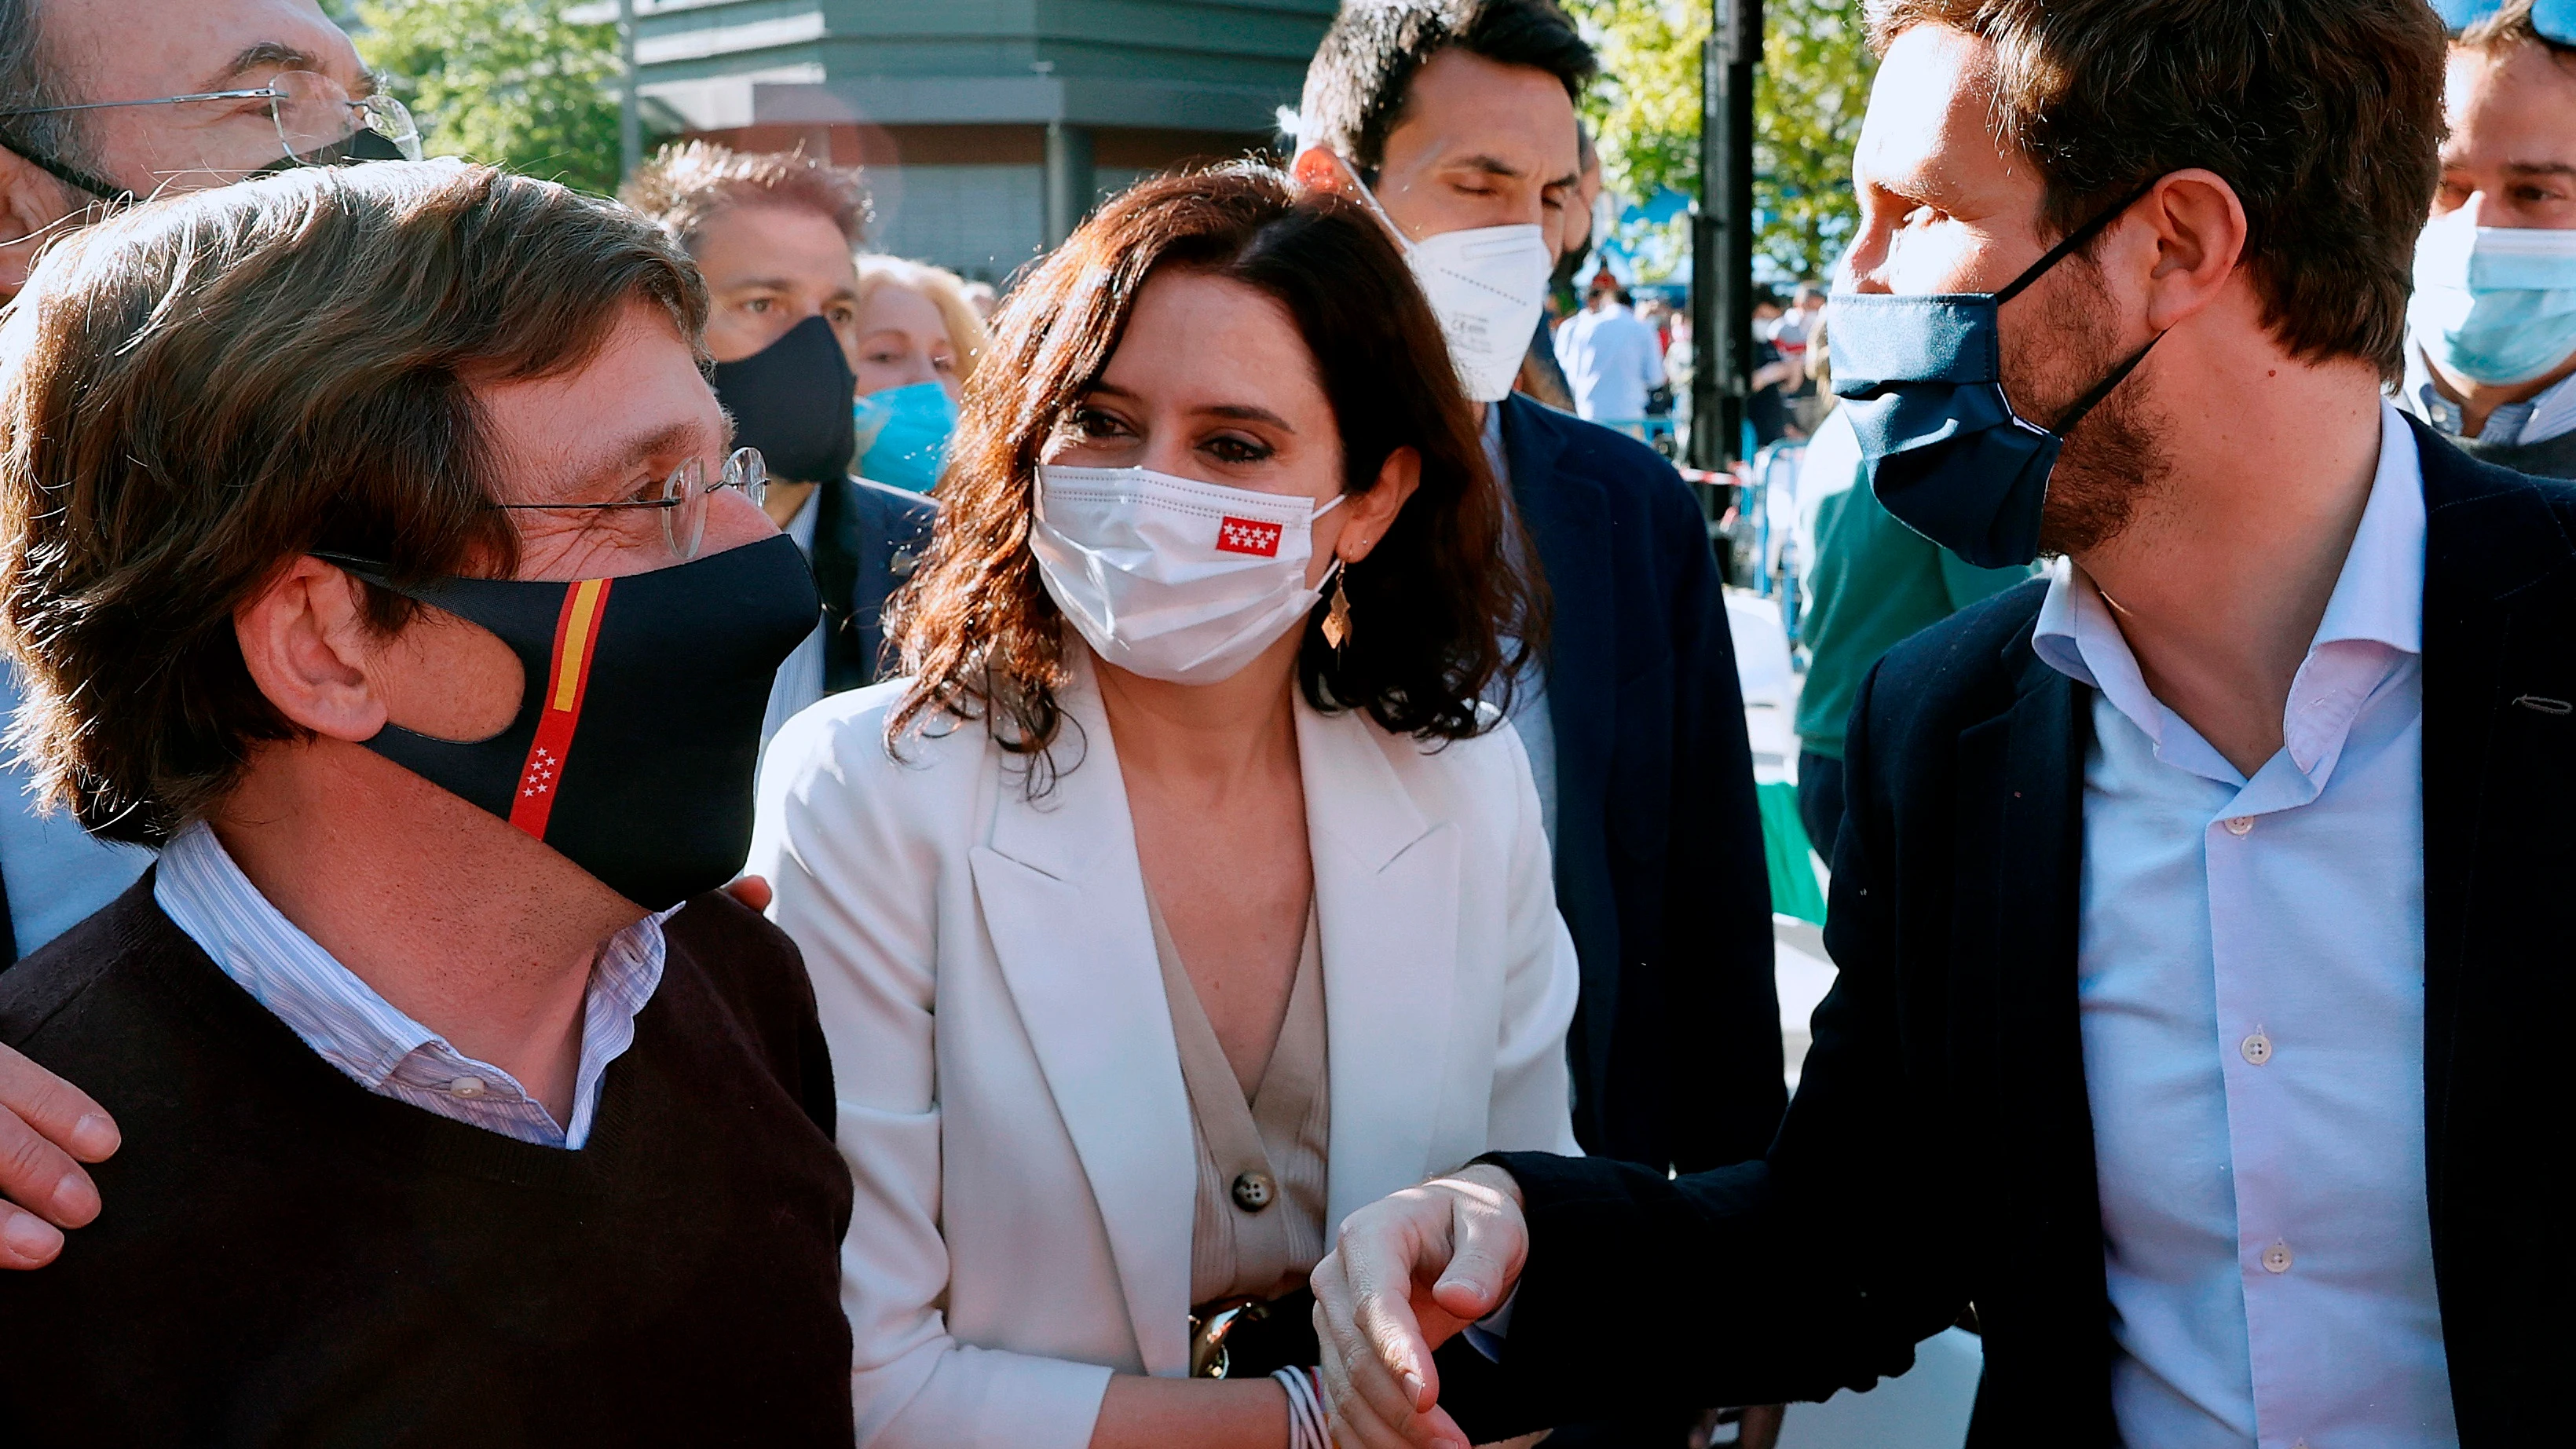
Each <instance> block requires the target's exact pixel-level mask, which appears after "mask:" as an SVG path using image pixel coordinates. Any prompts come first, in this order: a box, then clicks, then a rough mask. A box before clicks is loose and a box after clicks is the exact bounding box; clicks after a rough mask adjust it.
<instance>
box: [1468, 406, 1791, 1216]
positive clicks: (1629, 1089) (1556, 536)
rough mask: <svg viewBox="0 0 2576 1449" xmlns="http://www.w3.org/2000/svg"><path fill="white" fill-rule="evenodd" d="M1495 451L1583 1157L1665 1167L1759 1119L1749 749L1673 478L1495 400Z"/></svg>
mask: <svg viewBox="0 0 2576 1449" xmlns="http://www.w3.org/2000/svg"><path fill="white" fill-rule="evenodd" d="M1500 406H1501V408H1502V409H1503V449H1504V454H1505V457H1506V459H1507V461H1508V462H1509V464H1510V467H1511V475H1512V476H1511V484H1512V493H1513V496H1514V499H1515V500H1516V502H1517V503H1518V505H1519V508H1520V513H1521V518H1522V520H1523V522H1524V523H1525V524H1526V525H1527V527H1528V530H1529V533H1530V536H1531V538H1532V539H1533V540H1534V541H1535V543H1536V544H1537V547H1538V556H1539V563H1540V567H1541V570H1542V572H1544V573H1545V575H1546V578H1547V586H1548V589H1549V590H1550V592H1551V593H1552V594H1553V596H1554V619H1553V622H1552V624H1551V632H1550V649H1549V653H1548V658H1547V699H1548V722H1549V724H1550V725H1551V726H1552V727H1553V728H1554V731H1555V735H1556V796H1557V800H1556V821H1557V824H1556V894H1557V905H1558V907H1559V909H1560V910H1562V911H1563V912H1564V914H1565V920H1566V924H1567V925H1568V926H1569V927H1570V928H1572V931H1573V934H1574V947H1575V952H1576V954H1577V956H1579V957H1580V958H1581V962H1582V972H1583V992H1582V1003H1581V1006H1580V1007H1579V1008H1578V1010H1577V1012H1576V1015H1575V1019H1574V1029H1573V1032H1572V1034H1571V1038H1570V1041H1569V1044H1568V1052H1569V1055H1570V1056H1571V1059H1572V1065H1573V1069H1574V1081H1575V1115H1574V1122H1575V1135H1576V1137H1577V1138H1578V1139H1579V1140H1580V1141H1581V1142H1582V1143H1583V1147H1584V1150H1585V1151H1587V1152H1596V1153H1606V1154H1608V1155H1610V1156H1613V1157H1618V1158H1622V1159H1624V1160H1627V1161H1630V1162H1640V1163H1645V1164H1648V1165H1650V1166H1653V1167H1656V1168H1659V1169H1660V1168H1663V1167H1668V1166H1678V1167H1680V1168H1682V1169H1683V1170H1685V1171H1690V1170H1694V1169H1698V1168H1703V1167H1714V1166H1716V1165H1718V1164H1720V1163H1725V1162H1737V1161H1741V1160H1743V1159H1744V1158H1746V1157H1750V1156H1752V1155H1754V1154H1756V1153H1759V1152H1760V1151H1762V1149H1763V1148H1764V1147H1766V1146H1768V1145H1769V1143H1770V1141H1771V1134H1772V1133H1773V1131H1775V1130H1776V1129H1777V1128H1778V1126H1779V1123H1780V1110H1781V1107H1782V1105H1783V1103H1784V1101H1785V1100H1786V1098H1787V1095H1788V1094H1787V1092H1786V1090H1785V1089H1784V1088H1783V1087H1782V1085H1781V1067H1780V1004H1779V996H1778V993H1777V990H1776V989H1775V987H1774V984H1773V975H1772V946H1771V883H1770V874H1769V869H1768V867H1767V865H1766V864H1765V858H1764V855H1763V850H1762V822H1761V817H1760V815H1759V814H1758V813H1757V811H1756V810H1755V807H1754V803H1753V756H1752V751H1751V749H1750V748H1749V747H1748V746H1747V744H1746V743H1745V735H1744V699H1743V693H1742V690H1741V688H1740V687H1739V686H1738V684H1737V682H1736V677H1735V644H1734V641H1733V639H1732V637H1731V636H1730V635H1729V634H1728V633H1727V627H1726V605H1725V601H1724V599H1723V597H1722V596H1721V594H1720V593H1719V589H1718V580H1717V561H1716V557H1715V555H1714V554H1712V553H1711V551H1710V549H1709V542H1708V528H1707V525H1706V523H1705V522H1704V521H1703V520H1702V518H1701V516H1700V511H1699V504H1698V501H1697V500H1696V499H1694V498H1693V497H1691V494H1690V488H1689V485H1687V484H1685V483H1683V482H1682V480H1681V478H1680V477H1679V476H1678V475H1676V474H1675V473H1674V472H1673V469H1672V465H1671V464H1669V463H1666V462H1665V461H1664V460H1663V459H1662V458H1661V457H1659V456H1657V455H1656V454H1655V452H1654V450H1653V449H1651V448H1648V447H1647V446H1646V445H1645V444H1643V443H1640V442H1638V441H1636V440H1635V439H1633V438H1630V437H1628V436H1626V435H1625V434H1622V433H1615V432H1612V431H1611V430H1609V429H1608V428H1603V427H1599V426H1596V425H1594V424H1592V423H1587V422H1584V421H1582V420H1580V419H1578V418H1572V417H1568V416H1566V415H1565V414H1563V413H1559V412H1551V411H1549V410H1548V409H1546V408H1543V407H1541V406H1539V405H1538V404H1536V403H1533V402H1531V401H1529V400H1528V399H1527V398H1522V397H1513V398H1510V399H1507V400H1506V401H1504V402H1503V403H1501V404H1500Z"/></svg>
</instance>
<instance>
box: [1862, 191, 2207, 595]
mask: <svg viewBox="0 0 2576 1449" xmlns="http://www.w3.org/2000/svg"><path fill="white" fill-rule="evenodd" d="M2144 194H2145V193H2143V192H2141V193H2139V195H2141V196H2142V195H2144ZM2137 199H2138V198H2137V197H2135V196H2133V197H2131V198H2129V200H2128V201H2125V202H2122V203H2121V204H2120V205H2118V206H2115V207H2112V208H2111V209H2110V210H2108V211H2106V212H2104V213H2102V214H2101V215H2100V216H2097V217H2095V218H2094V219H2093V220H2091V221H2089V222H2087V223H2085V224H2084V225H2083V226H2080V227H2078V228H2076V229H2075V230H2074V231H2073V232H2071V233H2069V234H2068V235H2067V238H2066V240H2064V241H2062V242H2059V243H2058V244H2057V245H2056V246H2055V247H2053V248H2051V249H2050V250H2049V253H2048V255H2046V256H2044V257H2041V258H2040V259H2039V260H2038V261H2036V262H2033V263H2032V264H2031V266H2030V269H2029V270H2028V271H2025V272H2023V273H2022V274H2021V275H2020V276H2019V277H2017V278H2015V279H2014V280H2013V283H2012V285H2010V286H2008V287H2006V288H2004V289H2003V290H2002V291H2000V292H1992V293H1984V292H1978V293H1950V294H1946V295H1932V296H1921V297H1899V296H1891V295H1887V294H1884V293H1875V292H1837V293H1835V294H1834V297H1833V300H1832V302H1831V303H1830V304H1829V306H1828V308H1827V315H1826V320H1825V336H1826V339H1827V341H1828V343H1829V345H1830V346H1831V348H1832V351H1833V361H1834V393H1835V395H1836V396H1838V397H1841V398H1843V399H1844V400H1845V401H1844V404H1843V407H1844V410H1845V411H1846V412H1849V413H1850V414H1851V420H1852V432H1853V433H1854V434H1855V435H1856V436H1857V437H1858V438H1859V439H1860V451H1861V460H1862V463H1863V465H1864V466H1865V467H1866V468H1867V469H1868V472H1869V483H1870V488H1871V489H1872V491H1874V492H1875V493H1877V495H1878V501H1879V502H1880V503H1882V504H1885V505H1886V507H1887V511H1888V512H1889V513H1891V514H1893V515H1895V517H1896V520H1897V521H1898V522H1900V523H1902V524H1904V525H1905V526H1906V527H1908V528H1910V529H1913V530H1914V531H1915V532H1916V533H1919V534H1921V535H1923V536H1924V537H1925V538H1928V539H1930V540H1932V541H1933V542H1934V543H1937V544H1939V545H1941V546H1942V547H1944V548H1946V549H1949V550H1950V551H1951V552H1952V553H1955V554H1957V555H1958V556H1959V557H1961V558H1963V559H1965V560H1967V561H1968V562H1969V563H1972V564H1975V565H1977V566H1978V567H1980V568H2015V567H2019V566H2020V565H2023V564H2027V563H2029V562H2030V561H2031V560H2033V559H2035V558H2037V557H2039V529H2040V515H2041V511H2042V506H2043V505H2044V504H2045V503H2046V501H2047V498H2048V474H2049V470H2050V469H2052V468H2054V467H2055V466H2056V464H2057V453H2058V449H2059V448H2060V447H2061V446H2062V445H2063V444H2064V442H2065V440H2066V435H2067V433H2068V432H2070V431H2071V430H2073V428H2074V427H2075V425H2076V424H2077V423H2078V422H2080V421H2082V420H2083V417H2084V415H2085V414H2086V413H2089V412H2091V411H2092V410H2093V409H2094V408H2095V407H2097V406H2099V405H2100V403H2101V401H2102V399H2104V398H2106V397H2109V396H2110V395H2111V390H2112V389H2113V388H2116V387H2118V386H2119V385H2120V384H2121V383H2122V382H2123V381H2125V380H2126V379H2127V378H2128V376H2129V374H2130V373H2131V372H2132V371H2134V370H2135V369H2136V368H2137V365H2138V364H2139V363H2141V362H2144V361H2146V359H2147V353H2148V352H2149V351H2151V350H2153V348H2154V347H2155V345H2156V344H2155V343H2154V342H2152V341H2150V342H2149V343H2148V344H2147V345H2146V346H2145V347H2142V348H2140V349H2138V351H2137V353H2136V354H2135V355H2134V356H2132V357H2131V358H2130V359H2129V360H2128V361H2126V362H2123V363H2121V364H2120V365H2119V366H2118V367H2117V368H2115V369H2113V370H2112V372H2111V375H2110V376H2108V377H2106V378H2104V379H2102V381H2101V382H2100V383H2099V384H2098V385H2096V386H2095V387H2094V389H2093V390H2092V391H2091V392H2089V393H2086V394H2085V395H2084V396H2083V397H2082V398H2080V399H2078V400H2077V401H2076V403H2075V405H2074V406H2073V407H2071V408H2069V409H2067V411H2066V413H2065V415H2064V416H2062V417H2060V418H2058V419H2057V421H2056V422H2055V423H2053V424H2050V425H2049V426H2046V427H2043V426H2041V425H2040V424H2038V423H2034V422H2030V421H2028V420H2026V419H2024V418H2023V417H2022V416H2021V415H2020V414H2019V413H2016V412H2014V411H2013V405H2012V402H2011V400H2010V399H2008V398H2006V397H2005V396H2004V388H2003V338H2002V330H2001V327H2000V326H1999V324H1998V322H1997V313H1998V312H1999V311H2000V310H2001V309H2002V307H2003V305H2004V304H2005V303H2006V302H2009V301H2011V300H2012V299H2013V298H2015V297H2018V296H2020V295H2021V294H2022V292H2023V291H2024V290H2025V289H2027V288H2028V287H2029V286H2030V285H2031V284H2032V283H2033V282H2036V281H2038V280H2039V279H2040V278H2041V277H2042V276H2044V275H2046V274H2047V272H2048V270H2049V268H2051V267H2054V266H2056V265H2057V264H2058V263H2059V262H2061V261H2063V260H2065V258H2066V257H2067V255H2068V254H2069V253H2071V252H2073V251H2074V250H2075V249H2076V248H2077V247H2080V246H2082V245H2084V244H2085V243H2086V242H2088V241H2090V240H2092V239H2093V237H2095V236H2096V235H2098V234H2099V233H2100V232H2101V231H2102V229H2103V228H2105V227H2107V226H2109V225H2110V224H2111V223H2112V222H2113V221H2115V220H2117V219H2118V218H2119V217H2120V216H2121V215H2122V214H2123V213H2125V212H2126V211H2127V210H2128V209H2129V207H2130V205H2131V204H2133V203H2135V202H2136V200H2137ZM2158 335H2159V337H2161V335H2162V334H2158Z"/></svg>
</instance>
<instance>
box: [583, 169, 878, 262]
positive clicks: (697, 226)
mask: <svg viewBox="0 0 2576 1449" xmlns="http://www.w3.org/2000/svg"><path fill="white" fill-rule="evenodd" d="M617 195H618V198H619V199H620V200H622V201H624V202H625V203H626V204H627V205H628V206H631V207H634V208H635V209H636V210H637V211H640V212H642V213H644V214H645V215H646V216H649V217H651V218H653V219H654V220H655V221H658V222H660V223H661V224H662V229H663V230H665V231H667V232H669V233H670V234H671V235H672V236H673V237H674V238H676V239H677V240H678V241H679V243H680V246H681V248H682V249H683V250H685V251H687V252H688V254H689V255H691V256H696V255H697V254H698V243H699V241H700V239H701V238H702V237H703V236H704V234H705V232H706V229H707V224H708V223H709V222H711V221H713V220H715V219H716V218H717V217H719V216H722V215H723V214H724V213H726V212H727V211H730V210H732V209H733V208H735V207H738V206H785V207H792V208H795V209H798V210H802V211H810V212H813V213H814V214H815V215H817V216H820V217H822V218H823V219H824V220H826V221H828V222H830V223H831V224H832V225H833V226H834V227H836V228H838V229H839V230H840V233H841V239H842V240H843V241H846V242H848V243H849V244H850V245H851V246H854V247H855V246H858V245H859V244H861V243H862V242H865V241H866V240H867V239H868V220H869V215H870V211H869V205H868V188H867V182H866V180H865V178H864V177H862V176H861V175H860V173H859V169H858V168H857V167H855V166H835V165H833V164H832V163H830V162H828V161H821V160H817V159H815V158H814V157H811V156H808V155H806V154H805V153H804V152H803V151H802V150H796V151H736V150H734V149H733V148H732V147H730V146H719V145H717V144H716V143H715V142H713V141H684V142H681V143H679V144H677V145H671V146H665V147H663V148H662V149H661V150H659V151H656V152H654V153H653V156H652V158H651V159H650V160H647V161H646V162H645V163H644V164H643V165H641V166H638V167H636V168H635V174H634V175H633V176H631V177H629V178H627V182H626V185H625V186H623V187H622V188H620V189H619V191H618V193H617Z"/></svg>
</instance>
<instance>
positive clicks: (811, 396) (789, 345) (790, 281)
mask: <svg viewBox="0 0 2576 1449" xmlns="http://www.w3.org/2000/svg"><path fill="white" fill-rule="evenodd" d="M625 198H626V202H627V204H628V205H630V206H633V207H634V208H636V209H637V210H638V211H641V212H643V213H644V214H645V215H647V216H650V217H652V218H653V219H654V220H656V221H658V222H660V223H661V224H662V227H663V229H664V230H665V231H667V232H669V233H670V234H671V237H672V239H673V240H675V241H677V242H678V243H679V244H680V246H681V247H682V248H683V249H685V250H686V251H687V252H688V253H689V256H690V257H691V258H692V259H693V260H695V261H696V262H697V264H698V270H699V272H700V273H701V274H703V275H704V276H705V277H706V280H707V291H708V300H709V303H710V312H709V315H708V318H707V352H708V354H709V355H710V356H712V357H713V358H714V359H715V364H716V367H715V389H716V401H718V402H720V403H722V404H724V409H725V411H726V412H728V413H730V414H732V416H733V420H734V429H735V435H736V437H737V439H738V440H739V441H740V442H743V443H746V444H749V445H751V446H754V447H757V448H759V449H760V451H761V455H762V456H763V457H765V458H767V459H768V460H769V469H770V476H771V487H770V494H769V502H768V504H767V505H766V506H767V507H768V510H769V516H770V519H771V521H773V522H775V523H776V524H777V525H778V526H779V527H780V528H782V529H785V530H786V531H787V534H788V536H789V537H791V538H793V539H795V540H796V545H797V547H799V548H802V549H803V550H805V555H806V557H807V558H808V559H810V560H811V561H812V562H813V565H814V578H815V582H816V583H817V584H818V585H819V586H820V587H821V589H822V591H823V624H822V626H821V628H819V629H818V630H817V631H816V632H815V634H814V635H813V636H812V637H811V638H809V639H807V640H806V641H805V642H804V643H803V644H801V645H799V646H797V649H796V652H795V653H793V654H791V655H789V656H788V658H787V662H786V663H785V664H784V665H782V666H780V668H779V671H778V684H777V688H776V689H775V690H774V691H773V692H772V694H771V696H770V705H769V713H768V718H767V720H766V721H765V722H764V723H763V725H762V726H761V738H762V739H763V740H766V739H768V738H769V736H771V735H773V734H775V733H777V732H778V727H779V726H780V725H783V724H785V723H786V722H787V720H788V718H789V717H790V716H792V715H794V714H795V713H796V712H797V711H798V710H800V709H803V708H804V707H805V706H807V705H809V704H812V703H814V702H815V701H816V700H819V699H821V698H822V697H823V696H825V695H827V694H838V693H840V692H841V691H842V690H845V689H856V688H858V687H859V686H861V685H863V684H872V683H874V682H875V681H876V678H877V675H878V672H879V669H880V667H881V666H882V664H883V663H884V662H885V661H884V660H883V659H882V658H881V657H880V655H881V652H882V646H883V643H884V629H883V624H882V620H883V617H884V614H885V601H886V596H887V595H889V594H891V593H893V592H894V591H895V590H896V589H897V588H899V587H901V586H902V584H903V581H904V579H906V578H907V577H909V576H910V575H911V573H912V568H913V564H914V562H915V561H916V560H918V559H919V558H920V556H921V553H922V550H923V549H924V548H925V547H927V546H928V544H929V539H930V525H931V520H932V519H933V518H934V517H935V516H936V509H935V508H934V507H933V505H932V504H931V503H930V501H929V500H928V499H926V498H923V497H921V496H920V495H919V494H916V493H912V492H909V491H907V490H904V489H901V488H894V487H890V486H888V485H886V484H882V483H874V482H870V481H868V480H867V479H864V478H854V477H852V476H851V475H850V462H851V459H852V458H853V457H855V456H856V454H857V452H858V434H857V427H856V422H855V419H854V417H853V414H852V407H853V404H854V402H855V401H856V399H855V396H854V392H855V387H856V378H855V376H854V375H853V371H852V353H853V349H854V348H855V347H856V346H857V340H858V339H857V328H858V305H859V298H858V289H859V273H858V268H857V265H856V264H855V263H854V262H853V261H852V260H851V249H852V248H854V247H856V246H858V245H859V244H860V242H862V241H863V240H865V231H866V225H867V212H868V198H867V191H866V189H865V188H864V187H863V186H862V185H861V184H860V181H859V175H858V173H857V172H856V171H851V170H844V169H841V168H838V167H834V166H831V165H828V164H826V163H824V162H821V161H817V160H815V159H813V158H812V157H809V156H807V155H805V154H804V153H803V152H801V151H772V152H766V153H758V154H754V153H747V152H738V151H730V150H727V149H726V148H724V147H722V146H717V145H711V144H709V143H707V142H704V141H692V142H689V143H688V144H686V145H681V146H672V147H668V148H666V149H664V150H663V151H662V153H661V154H659V155H657V156H655V157H654V158H653V159H652V160H650V161H648V162H646V163H645V164H644V166H643V167H642V169H640V170H638V171H637V172H636V174H635V175H634V177H633V178H632V179H631V180H629V181H628V182H627V184H626V190H625Z"/></svg>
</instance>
